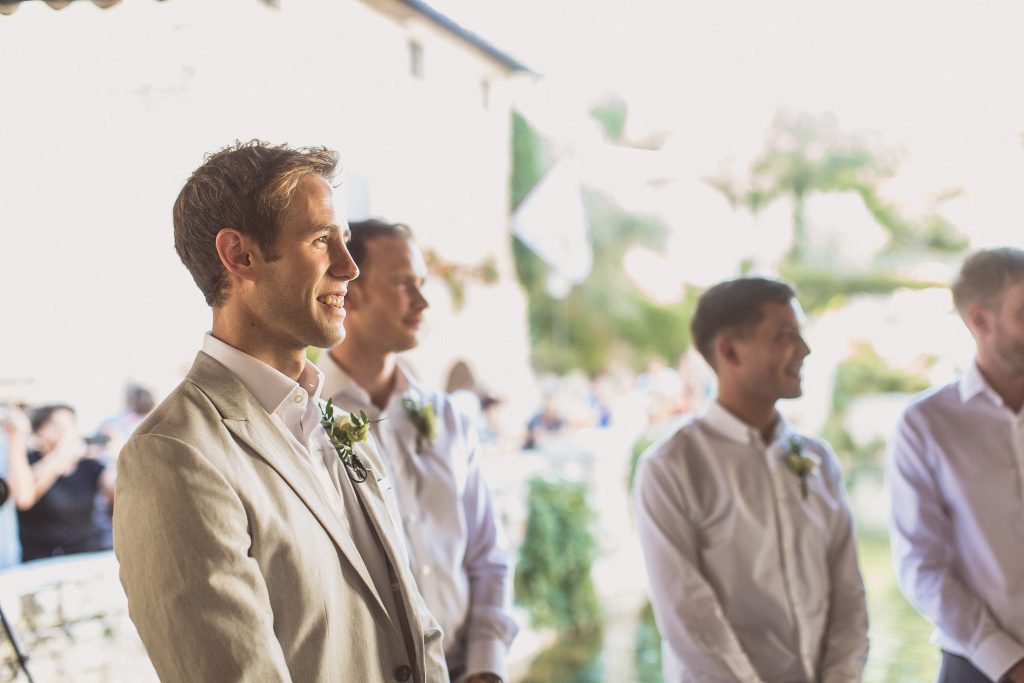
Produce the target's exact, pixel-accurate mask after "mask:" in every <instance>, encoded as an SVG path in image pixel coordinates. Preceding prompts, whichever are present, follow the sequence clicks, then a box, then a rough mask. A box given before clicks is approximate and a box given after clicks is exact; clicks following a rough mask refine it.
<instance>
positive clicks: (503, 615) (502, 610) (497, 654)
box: [460, 416, 519, 680]
mask: <svg viewBox="0 0 1024 683" xmlns="http://www.w3.org/2000/svg"><path fill="white" fill-rule="evenodd" d="M460 422H461V423H462V425H463V430H462V431H463V434H464V438H465V439H466V446H467V449H466V452H467V454H468V457H467V476H466V487H465V490H464V492H463V497H462V503H463V509H464V511H465V515H466V532H467V544H466V545H467V547H466V557H465V562H464V566H465V569H466V574H467V576H468V577H469V617H468V619H467V621H466V631H465V632H466V675H467V676H471V675H473V674H478V673H484V672H490V673H493V674H497V675H498V676H500V677H501V678H502V680H508V665H507V664H506V655H507V653H508V648H509V646H510V645H511V644H512V640H513V639H514V638H515V636H516V633H517V632H518V630H519V627H518V626H517V625H516V622H515V620H514V619H513V618H512V616H511V606H512V564H511V559H510V554H509V550H508V542H507V541H506V539H505V534H504V532H503V530H502V528H501V525H500V524H499V523H498V520H497V517H496V515H495V514H494V504H493V501H492V500H491V493H490V490H489V489H488V488H487V482H486V481H485V480H484V477H483V473H482V472H481V471H480V462H479V454H480V443H479V439H478V438H477V435H476V434H477V433H476V428H475V426H474V425H473V424H472V423H471V421H469V420H467V419H466V418H465V417H464V416H460Z"/></svg>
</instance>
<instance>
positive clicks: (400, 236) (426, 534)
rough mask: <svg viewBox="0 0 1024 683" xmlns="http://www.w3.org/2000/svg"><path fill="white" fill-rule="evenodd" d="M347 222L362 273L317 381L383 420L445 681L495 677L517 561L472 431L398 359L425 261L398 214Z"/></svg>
mask: <svg viewBox="0 0 1024 683" xmlns="http://www.w3.org/2000/svg"><path fill="white" fill-rule="evenodd" d="M351 230H352V240H351V242H349V250H350V252H351V254H352V257H353V259H355V261H356V264H357V265H358V266H359V270H360V273H361V274H360V276H359V279H358V280H356V281H355V282H353V283H352V286H351V288H350V290H349V293H348V297H347V299H346V309H347V310H348V316H347V317H346V319H345V328H346V336H345V340H344V342H342V343H341V344H339V345H338V346H335V347H334V348H333V349H331V352H330V355H329V356H328V357H327V358H325V359H324V360H323V361H322V362H321V367H322V368H323V372H324V392H325V395H328V396H331V397H332V398H333V399H334V402H335V403H337V404H338V405H340V406H342V407H343V408H345V409H346V410H351V411H364V412H366V414H367V415H368V416H369V417H370V418H371V419H373V420H379V422H375V423H374V424H373V426H372V430H373V434H374V436H375V437H376V441H377V443H378V444H379V445H380V447H381V456H382V459H383V460H384V462H385V465H386V467H387V470H388V473H389V478H390V480H391V481H392V482H393V483H394V487H395V493H396V496H397V499H398V504H399V508H400V510H401V516H402V524H403V526H404V528H405V535H406V540H407V542H408V547H409V555H410V559H411V561H412V568H413V571H414V573H415V574H416V578H417V581H418V582H419V587H420V591H421V592H422V594H423V597H424V599H425V600H426V602H427V606H428V607H429V608H430V610H431V612H432V613H433V614H434V616H435V617H436V618H437V619H438V621H439V622H440V623H441V626H442V628H443V629H444V632H445V656H446V658H447V662H448V668H449V669H450V671H451V676H452V680H453V681H457V682H458V683H463V682H466V683H493V682H496V681H499V682H500V681H501V680H503V679H507V672H506V664H505V656H506V653H507V651H508V647H509V645H510V644H511V642H512V639H513V637H514V636H515V634H516V625H515V622H514V621H513V620H512V617H511V615H510V608H511V596H512V591H511V579H512V569H511V566H510V562H509V557H508V552H507V548H506V546H505V541H504V534H503V532H502V530H501V528H500V525H499V524H498V522H497V520H496V519H495V514H494V509H493V506H492V504H491V496H490V492H489V491H488V489H487V484H486V483H485V481H484V478H483V475H482V474H481V472H480V463H479V443H478V440H477V430H476V427H475V425H473V424H471V423H470V422H469V421H468V420H467V419H466V417H465V416H464V415H462V414H461V413H460V412H459V411H458V410H456V408H455V406H454V405H453V403H452V400H451V398H450V397H449V396H448V395H447V394H444V393H441V392H438V391H432V390H430V389H427V388H426V387H424V386H423V385H421V384H420V383H419V382H418V381H417V380H416V379H415V378H414V377H413V375H412V373H410V372H409V370H408V369H407V368H405V367H404V366H403V364H402V363H401V361H400V360H399V359H398V354H399V353H400V352H402V351H408V350H410V349H412V348H414V347H415V346H416V345H417V343H418V341H419V329H420V323H421V322H422V319H423V313H424V311H425V309H426V308H427V301H426V299H425V298H424V297H423V294H422V292H421V291H420V288H421V287H422V285H423V280H424V277H425V276H426V264H425V263H424V261H423V256H422V255H421V254H420V251H419V249H418V248H417V247H416V244H415V243H414V242H413V241H412V234H411V232H410V230H409V228H408V227H407V226H405V225H402V224H392V223H386V222H384V221H379V220H370V221H363V222H360V223H352V224H351Z"/></svg>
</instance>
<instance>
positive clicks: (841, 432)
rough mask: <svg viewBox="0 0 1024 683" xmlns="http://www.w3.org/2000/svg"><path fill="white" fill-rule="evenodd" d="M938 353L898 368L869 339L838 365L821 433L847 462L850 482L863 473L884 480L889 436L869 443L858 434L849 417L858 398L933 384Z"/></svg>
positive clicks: (849, 484) (913, 391) (850, 484)
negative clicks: (849, 424) (931, 375)
mask: <svg viewBox="0 0 1024 683" xmlns="http://www.w3.org/2000/svg"><path fill="white" fill-rule="evenodd" d="M936 361H937V359H936V358H935V357H934V356H922V357H921V358H920V360H919V362H918V365H917V366H916V367H913V368H897V367H893V366H892V365H890V364H889V363H888V362H886V360H885V359H884V358H882V357H881V356H880V355H879V354H878V352H877V351H876V350H875V348H874V347H873V346H872V345H871V344H870V343H867V342H864V343H860V344H857V345H856V346H855V347H854V349H853V351H852V353H851V354H850V356H848V357H847V358H845V359H844V360H842V361H841V362H840V363H839V365H838V366H837V367H836V376H835V382H834V383H833V385H832V408H831V410H830V412H829V415H828V417H827V418H826V420H825V425H824V427H823V428H822V432H821V436H822V437H823V438H824V439H825V440H826V441H828V442H829V444H831V446H832V449H833V450H834V451H835V452H836V454H837V455H838V456H839V458H840V460H841V461H842V464H843V475H844V477H845V479H846V485H847V487H849V488H853V487H855V486H856V485H857V481H858V479H859V478H860V477H862V476H865V475H867V476H869V477H871V478H874V479H875V480H876V481H881V478H882V469H883V463H882V461H883V459H884V456H885V440H884V439H883V438H881V437H877V436H876V437H873V438H872V439H871V440H869V441H868V442H867V443H861V442H859V441H858V440H857V439H855V438H854V436H853V434H851V433H850V430H849V429H848V428H847V427H846V417H847V415H848V413H849V409H850V406H851V404H852V403H853V401H854V399H856V398H857V397H858V396H868V395H871V394H893V393H898V394H916V393H918V392H920V391H924V390H925V389H927V388H928V386H929V381H928V377H927V372H928V370H929V369H930V368H931V367H932V366H933V365H934V364H935V362H936Z"/></svg>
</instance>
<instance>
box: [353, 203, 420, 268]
mask: <svg viewBox="0 0 1024 683" xmlns="http://www.w3.org/2000/svg"><path fill="white" fill-rule="evenodd" d="M348 229H349V230H351V231H352V237H351V238H350V239H349V242H348V253H349V254H351V255H352V260H353V261H355V262H356V265H357V266H359V270H360V271H364V270H366V243H367V242H369V241H370V240H373V239H377V238H378V237H397V238H398V239H401V240H406V241H408V240H411V239H412V229H410V228H409V226H408V225H406V224H405V223H389V222H387V221H385V220H382V219H380V218H369V219H367V220H365V221H354V222H351V223H349V224H348ZM358 281H359V280H358V278H357V279H356V280H353V282H358Z"/></svg>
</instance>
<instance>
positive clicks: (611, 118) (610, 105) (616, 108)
mask: <svg viewBox="0 0 1024 683" xmlns="http://www.w3.org/2000/svg"><path fill="white" fill-rule="evenodd" d="M626 111H627V107H626V101H625V100H623V99H622V98H621V97H615V96H608V97H606V98H605V99H604V100H603V101H602V102H600V103H599V104H597V105H596V106H595V107H594V108H593V109H591V110H590V115H591V116H593V117H594V118H595V119H597V120H598V122H599V123H600V124H601V128H602V129H603V130H604V136H605V137H606V138H608V140H609V141H611V142H621V141H622V134H623V132H625V130H626Z"/></svg>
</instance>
